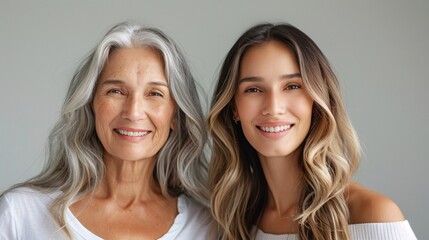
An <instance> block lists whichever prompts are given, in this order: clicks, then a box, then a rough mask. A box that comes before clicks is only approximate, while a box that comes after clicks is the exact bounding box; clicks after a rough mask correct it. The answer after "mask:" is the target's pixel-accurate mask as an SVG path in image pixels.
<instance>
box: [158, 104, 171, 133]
mask: <svg viewBox="0 0 429 240" xmlns="http://www.w3.org/2000/svg"><path fill="white" fill-rule="evenodd" d="M158 109H159V110H158V111H157V112H156V114H155V115H154V118H155V119H154V121H155V124H158V125H159V126H160V127H163V128H168V129H170V128H172V126H173V125H174V124H173V119H174V113H175V106H174V105H168V106H164V107H159V106H158Z"/></svg>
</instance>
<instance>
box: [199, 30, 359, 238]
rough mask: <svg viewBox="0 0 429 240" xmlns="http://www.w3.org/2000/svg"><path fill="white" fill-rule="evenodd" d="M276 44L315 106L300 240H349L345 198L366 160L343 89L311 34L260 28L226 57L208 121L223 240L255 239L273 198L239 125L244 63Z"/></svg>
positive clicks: (305, 160) (214, 202)
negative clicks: (259, 48) (289, 56)
mask: <svg viewBox="0 0 429 240" xmlns="http://www.w3.org/2000/svg"><path fill="white" fill-rule="evenodd" d="M271 40H275V41H278V42H281V43H283V44H284V45H285V46H287V47H288V48H289V49H290V50H291V51H292V52H293V53H294V55H295V58H296V60H297V62H298V65H299V68H300V71H301V75H302V79H303V82H304V85H305V88H306V89H307V91H308V93H309V94H310V96H311V97H312V99H313V100H314V104H313V112H312V123H311V128H310V131H309V133H308V136H307V138H306V139H305V140H304V142H303V144H302V145H303V151H302V153H301V154H300V155H301V158H302V159H301V160H300V163H301V168H302V171H303V175H304V179H303V182H304V188H303V189H302V194H301V196H300V202H299V207H300V213H299V216H298V217H297V218H296V221H298V223H299V233H298V234H299V237H300V239H324V240H339V239H349V234H348V220H349V211H348V208H347V204H346V200H345V197H344V190H345V187H346V185H347V183H348V182H349V181H350V178H351V176H352V175H353V173H354V172H355V170H356V168H357V166H358V163H359V159H360V146H359V143H358V140H357V137H356V134H355V131H354V129H353V127H352V125H351V123H350V121H349V118H348V115H347V113H346V111H345V107H344V104H343V100H342V96H341V94H340V87H339V83H338V80H337V78H336V77H335V74H334V72H333V71H332V69H331V67H330V65H329V63H328V61H327V59H326V57H325V56H324V55H323V53H322V52H321V51H320V49H319V48H318V47H317V45H316V44H315V43H314V42H313V40H311V39H310V38H309V37H308V36H307V35H306V34H305V33H303V32H302V31H300V30H299V29H297V28H296V27H294V26H292V25H289V24H279V25H273V24H261V25H256V26H254V27H252V28H250V29H249V30H247V31H246V32H245V33H244V34H243V35H242V36H241V37H240V38H239V39H238V40H237V41H236V43H235V44H234V45H233V47H232V48H231V50H230V51H229V52H228V54H227V56H226V58H225V61H224V63H223V66H222V68H221V71H220V75H219V79H218V82H217V86H216V88H215V91H214V94H213V99H212V103H211V110H210V112H209V114H208V119H207V124H208V128H209V132H210V134H211V136H212V141H213V142H212V145H213V146H212V157H211V166H210V169H209V185H210V189H211V191H212V197H211V206H212V212H213V215H214V217H215V219H216V220H217V222H218V223H219V225H220V228H221V230H222V231H221V236H222V239H250V238H252V236H253V234H252V229H253V228H254V226H255V225H256V224H257V221H258V219H259V218H260V216H261V214H262V212H263V209H264V205H265V201H266V198H267V188H268V186H267V183H266V180H265V177H264V174H263V171H262V167H261V164H260V162H259V159H258V156H257V153H256V150H255V149H254V148H253V147H252V146H251V145H250V144H249V142H248V141H247V140H246V138H245V136H244V134H243V131H242V129H241V126H240V125H238V124H235V123H234V121H233V109H234V101H233V99H234V94H235V92H236V89H237V86H238V81H237V79H238V73H239V69H240V61H241V59H242V58H243V56H244V55H245V54H246V52H247V50H248V49H249V48H251V47H252V46H255V45H258V44H261V43H264V42H267V41H271Z"/></svg>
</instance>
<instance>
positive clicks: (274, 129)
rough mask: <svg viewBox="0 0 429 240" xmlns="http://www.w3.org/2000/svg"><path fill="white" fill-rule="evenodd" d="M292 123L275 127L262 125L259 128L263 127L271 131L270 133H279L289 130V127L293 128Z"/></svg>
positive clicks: (265, 130) (266, 130)
mask: <svg viewBox="0 0 429 240" xmlns="http://www.w3.org/2000/svg"><path fill="white" fill-rule="evenodd" d="M291 126H292V125H291V124H290V125H283V126H275V127H263V126H260V127H259V129H261V130H262V131H264V132H269V133H278V132H283V131H286V130H288V129H289V128H291Z"/></svg>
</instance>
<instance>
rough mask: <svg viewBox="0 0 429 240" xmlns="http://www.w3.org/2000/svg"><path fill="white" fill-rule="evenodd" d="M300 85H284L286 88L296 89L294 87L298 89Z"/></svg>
mask: <svg viewBox="0 0 429 240" xmlns="http://www.w3.org/2000/svg"><path fill="white" fill-rule="evenodd" d="M300 88H301V86H300V85H298V84H290V85H288V86H287V87H286V90H296V89H300Z"/></svg>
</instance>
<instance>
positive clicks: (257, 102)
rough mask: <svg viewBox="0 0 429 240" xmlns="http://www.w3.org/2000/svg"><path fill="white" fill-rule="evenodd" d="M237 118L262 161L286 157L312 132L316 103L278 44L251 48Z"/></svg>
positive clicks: (238, 94)
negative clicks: (311, 125)
mask: <svg viewBox="0 0 429 240" xmlns="http://www.w3.org/2000/svg"><path fill="white" fill-rule="evenodd" d="M238 81H239V84H238V88H237V91H236V93H235V99H234V100H235V107H236V109H235V111H234V118H235V119H236V120H239V121H240V122H241V127H242V129H243V132H244V135H245V137H246V139H247V140H248V141H249V143H250V144H251V145H252V146H253V148H255V149H256V151H257V152H258V153H259V155H260V157H262V158H273V157H286V156H289V155H290V154H291V153H293V152H294V151H295V150H296V149H298V147H299V146H300V145H301V143H302V142H303V141H304V139H305V137H306V136H307V133H308V131H309V129H310V124H311V114H312V106H313V100H312V99H311V97H310V96H309V94H308V93H307V91H306V90H305V87H304V84H303V81H302V79H301V74H300V69H299V66H298V64H297V61H296V59H295V57H294V55H293V54H292V52H291V51H290V50H289V49H288V48H287V47H286V46H285V45H283V44H282V43H280V42H278V41H268V42H265V43H262V44H259V45H256V46H253V47H251V48H250V49H249V50H248V51H247V53H245V55H244V56H243V58H242V60H241V64H240V72H239V80H238Z"/></svg>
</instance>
